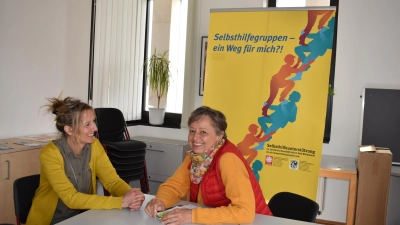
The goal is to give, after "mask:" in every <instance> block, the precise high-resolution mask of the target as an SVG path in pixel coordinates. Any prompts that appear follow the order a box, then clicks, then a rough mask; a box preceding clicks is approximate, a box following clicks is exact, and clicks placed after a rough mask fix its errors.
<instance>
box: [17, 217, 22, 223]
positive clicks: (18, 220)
mask: <svg viewBox="0 0 400 225" xmlns="http://www.w3.org/2000/svg"><path fill="white" fill-rule="evenodd" d="M17 225H21V221H20V219H19V216H17Z"/></svg>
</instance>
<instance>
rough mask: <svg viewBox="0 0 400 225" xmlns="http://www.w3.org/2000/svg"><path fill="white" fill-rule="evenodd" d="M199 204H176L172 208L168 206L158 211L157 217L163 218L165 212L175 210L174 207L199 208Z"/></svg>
mask: <svg viewBox="0 0 400 225" xmlns="http://www.w3.org/2000/svg"><path fill="white" fill-rule="evenodd" d="M197 207H198V206H197V205H192V204H187V205H176V206H173V207H171V208H168V209H166V210H164V211H161V212H158V213H157V218H162V217H163V216H165V214H167V213H168V212H170V211H172V210H174V209H195V208H197Z"/></svg>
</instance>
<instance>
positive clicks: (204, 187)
mask: <svg viewBox="0 0 400 225" xmlns="http://www.w3.org/2000/svg"><path fill="white" fill-rule="evenodd" d="M227 152H231V153H234V154H235V155H236V156H237V157H239V159H241V160H242V162H243V164H244V165H245V166H246V169H247V172H248V173H249V177H250V182H251V186H252V188H253V192H254V198H255V203H256V213H257V214H264V215H269V216H272V213H271V211H270V210H269V207H268V205H267V203H266V202H265V199H264V196H263V194H262V190H261V187H260V184H259V183H258V181H257V179H256V177H255V176H254V173H253V171H252V170H251V168H250V166H249V164H248V163H247V162H246V160H245V159H244V158H243V155H242V154H241V153H240V152H239V150H238V149H237V148H236V146H235V145H233V144H232V143H231V142H230V141H228V140H226V141H225V144H224V145H223V146H222V147H221V148H220V149H219V150H218V151H217V153H216V154H215V155H214V159H213V161H212V163H211V165H210V168H209V169H208V171H207V173H206V174H205V175H204V177H203V179H202V181H201V183H200V184H194V183H192V182H190V201H191V202H197V196H198V193H199V186H200V188H201V194H202V196H203V201H204V204H205V205H206V206H212V207H219V206H228V205H229V204H230V203H231V200H230V199H228V198H227V197H226V193H225V185H224V183H223V182H222V178H221V172H220V165H219V161H220V159H221V157H222V155H223V154H225V153H227ZM191 165H192V163H189V166H188V168H189V170H190V168H191Z"/></svg>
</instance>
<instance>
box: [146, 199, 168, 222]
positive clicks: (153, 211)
mask: <svg viewBox="0 0 400 225" xmlns="http://www.w3.org/2000/svg"><path fill="white" fill-rule="evenodd" d="M144 210H145V211H146V213H147V215H149V216H151V217H154V218H155V217H156V216H157V212H158V211H164V210H165V204H164V202H162V201H161V200H160V199H157V198H153V199H152V200H150V201H149V202H148V203H147V205H146V208H145V209H144Z"/></svg>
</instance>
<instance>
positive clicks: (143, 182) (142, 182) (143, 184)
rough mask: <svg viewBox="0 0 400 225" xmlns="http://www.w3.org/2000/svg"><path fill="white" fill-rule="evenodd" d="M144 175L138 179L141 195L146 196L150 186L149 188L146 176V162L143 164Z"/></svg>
mask: <svg viewBox="0 0 400 225" xmlns="http://www.w3.org/2000/svg"><path fill="white" fill-rule="evenodd" d="M143 168H144V175H143V177H142V178H141V179H140V189H141V190H142V192H143V193H145V194H147V193H149V191H150V186H149V176H148V175H147V168H146V161H145V162H144V166H143Z"/></svg>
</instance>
